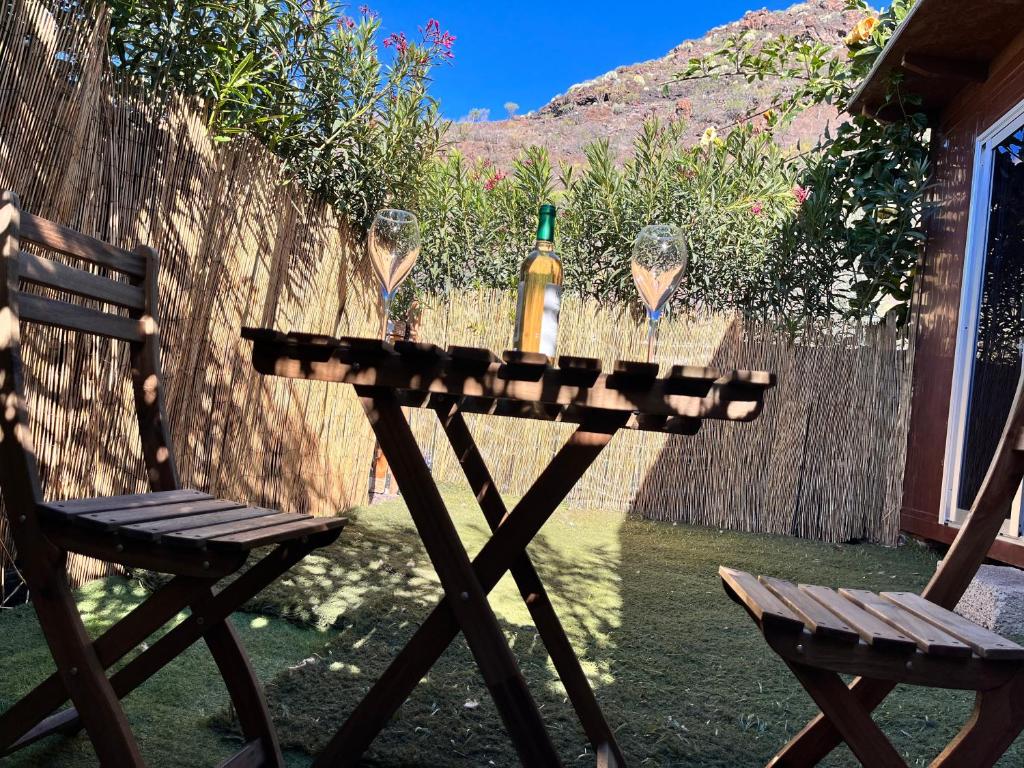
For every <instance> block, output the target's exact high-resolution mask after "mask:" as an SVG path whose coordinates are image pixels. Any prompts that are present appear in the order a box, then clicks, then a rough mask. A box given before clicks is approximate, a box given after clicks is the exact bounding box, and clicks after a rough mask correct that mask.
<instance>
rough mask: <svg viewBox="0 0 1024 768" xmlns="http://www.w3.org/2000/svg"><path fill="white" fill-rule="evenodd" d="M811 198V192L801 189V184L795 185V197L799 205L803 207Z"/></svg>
mask: <svg viewBox="0 0 1024 768" xmlns="http://www.w3.org/2000/svg"><path fill="white" fill-rule="evenodd" d="M810 196H811V190H809V189H805V188H804V187H801V186H800V185H799V184H794V185H793V197H795V198H796V204H797V205H803V204H804V203H806V202H807V198H809V197H810Z"/></svg>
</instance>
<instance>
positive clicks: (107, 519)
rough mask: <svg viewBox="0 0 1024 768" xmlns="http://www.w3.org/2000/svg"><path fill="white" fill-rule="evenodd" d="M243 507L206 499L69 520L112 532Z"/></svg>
mask: <svg viewBox="0 0 1024 768" xmlns="http://www.w3.org/2000/svg"><path fill="white" fill-rule="evenodd" d="M240 506H242V505H241V504H239V503H238V502H237V501H226V500H224V499H204V500H201V501H179V502H176V503H173V504H159V505H154V506H149V507H139V508H136V509H114V510H106V511H102V512H86V513H84V514H80V515H74V516H73V517H68V518H67V519H68V520H70V521H72V522H83V523H87V524H90V525H95V526H99V527H100V528H103V529H106V530H111V529H114V528H121V527H123V526H129V525H137V524H139V523H151V522H157V521H159V520H169V519H176V518H181V517H191V516H192V515H203V514H208V513H210V512H222V511H224V510H228V509H237V508H238V507H240Z"/></svg>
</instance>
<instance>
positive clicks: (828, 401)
mask: <svg viewBox="0 0 1024 768" xmlns="http://www.w3.org/2000/svg"><path fill="white" fill-rule="evenodd" d="M513 313H514V297H513V296H512V295H511V294H501V293H492V292H487V291H480V292H476V293H469V294H466V295H464V296H460V297H455V298H453V299H446V300H445V301H443V302H441V301H436V302H435V301H428V302H425V304H424V306H423V309H422V311H421V318H420V322H419V330H418V337H419V338H420V339H421V340H423V341H429V342H433V343H435V344H442V345H443V344H465V345H473V346H483V347H489V348H491V349H493V350H498V351H500V350H503V349H506V348H508V347H509V346H510V335H511V331H510V329H511V328H512V316H513ZM558 344H559V351H560V352H563V353H565V354H576V355H586V356H591V357H601V358H602V359H603V360H604V363H605V366H606V367H610V366H611V364H612V363H613V362H614V361H615V360H616V359H643V356H644V355H645V353H646V328H645V325H644V323H643V322H642V320H641V318H639V317H637V316H634V315H631V314H630V313H629V312H628V311H626V310H622V309H609V308H607V307H601V306H599V305H597V304H596V303H594V302H589V301H583V300H579V299H576V298H575V297H566V298H565V299H564V301H563V305H562V314H561V318H560V323H559V339H558ZM912 349H913V344H912V340H911V339H908V338H906V335H905V333H904V332H903V331H901V330H898V329H895V328H892V327H889V326H886V325H875V326H869V327H862V326H852V327H845V326H844V327H837V328H835V329H832V330H831V331H828V332H822V331H810V330H808V331H805V332H803V333H801V334H800V335H799V337H798V340H797V341H794V340H792V339H791V338H790V337H789V336H788V335H787V334H785V333H783V332H780V331H779V330H777V329H773V328H766V327H762V326H760V325H758V324H756V323H748V322H745V321H744V320H743V319H742V318H740V317H738V316H734V315H706V316H687V317H673V316H670V317H668V318H667V319H665V320H663V321H662V323H661V328H660V329H659V335H658V349H657V359H658V362H659V363H660V364H661V366H662V371H663V372H664V371H667V369H668V367H669V366H671V365H673V364H677V363H680V364H688V365H703V366H710V367H716V368H723V369H731V368H758V369H766V370H770V371H774V372H775V373H776V374H777V375H778V379H779V384H778V387H777V389H775V390H774V391H772V392H771V393H769V395H768V397H767V399H766V405H765V410H764V413H763V414H762V416H761V417H760V418H759V419H758V420H757V421H755V422H753V423H749V424H727V423H721V422H708V423H706V424H705V425H704V427H703V428H702V430H701V432H700V433H699V434H698V435H697V436H695V437H682V436H665V435H657V434H649V433H640V432H621V433H619V435H617V436H616V438H615V440H614V441H613V442H612V444H611V446H609V448H608V449H607V450H606V451H605V452H604V453H603V454H602V456H601V458H599V459H598V461H597V462H596V463H595V465H594V466H593V467H591V468H590V470H589V471H588V472H587V473H586V475H584V477H583V479H582V481H581V482H580V483H579V485H577V487H576V488H575V489H574V490H573V492H572V494H571V495H570V497H569V499H568V502H569V503H570V504H573V505H577V506H583V507H590V508H600V509H615V510H620V511H629V512H632V513H636V514H639V515H643V516H645V517H649V518H653V519H658V520H671V521H678V522H687V523H697V524H701V525H710V526H718V527H721V528H729V529H738V530H746V531H756V532H762V533H776V534H787V535H794V536H802V537H807V538H813V539H820V540H824V541H833V542H839V541H848V540H853V539H868V540H872V541H877V542H882V543H886V544H893V543H895V541H896V538H897V536H898V534H899V504H900V492H901V488H902V483H903V468H904V461H905V450H906V437H907V428H908V424H909V415H910V397H911V373H912V368H913V360H912V352H911V350H912ZM467 418H468V419H469V421H470V423H471V427H472V429H473V431H474V433H475V435H476V437H477V440H478V442H479V443H480V447H481V451H482V452H483V454H484V456H485V457H486V459H487V461H488V463H489V464H490V466H491V468H492V471H493V473H494V478H495V481H496V482H497V483H498V485H499V487H500V488H501V489H502V491H503V492H506V493H511V494H519V493H522V492H524V491H525V490H526V488H527V487H528V486H529V484H530V483H531V482H532V481H533V479H534V478H535V477H536V475H537V474H538V473H539V472H540V470H541V469H542V468H543V467H544V465H545V464H546V463H547V461H548V459H549V457H550V456H551V455H552V454H553V453H554V452H555V451H556V450H557V449H558V447H559V446H560V445H561V443H562V442H563V441H564V440H565V439H566V437H567V436H568V434H569V433H570V431H571V429H572V427H570V426H568V425H558V424H551V423H546V422H531V421H526V420H518V419H501V418H495V417H481V416H469V417H467ZM413 427H414V431H415V432H416V434H417V438H418V440H419V441H420V445H421V447H422V448H423V450H424V453H425V454H426V455H427V457H428V459H429V460H430V461H431V463H432V468H433V472H434V474H435V476H436V477H438V478H439V479H440V480H442V481H445V482H463V478H462V475H461V471H460V470H459V467H458V464H457V462H456V460H455V457H454V455H453V454H452V451H451V449H450V448H449V447H448V446H447V444H446V442H445V440H444V436H443V434H441V433H440V432H439V428H438V426H437V424H436V419H433V418H431V417H430V414H428V413H422V412H413Z"/></svg>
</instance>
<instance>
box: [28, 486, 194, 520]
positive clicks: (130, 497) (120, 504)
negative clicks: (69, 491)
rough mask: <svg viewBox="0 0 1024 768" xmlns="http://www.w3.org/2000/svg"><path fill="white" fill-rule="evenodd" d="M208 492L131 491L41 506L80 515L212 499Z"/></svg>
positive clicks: (187, 489) (185, 490)
mask: <svg viewBox="0 0 1024 768" xmlns="http://www.w3.org/2000/svg"><path fill="white" fill-rule="evenodd" d="M212 498H213V496H210V495H209V494H208V493H203V492H202V491H197V490H194V489H192V488H182V489H180V490H176V491H159V492H157V493H131V494H125V495H123V496H95V497H92V498H89V499H68V500H66V501H51V502H47V503H46V504H44V505H43V506H45V507H52V508H53V509H55V510H57V511H60V512H63V513H64V514H69V515H81V514H85V513H86V512H98V511H100V510H111V509H141V508H143V507H155V506H159V505H162V504H174V503H177V502H182V501H201V500H203V499H212Z"/></svg>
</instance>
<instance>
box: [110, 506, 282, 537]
mask: <svg viewBox="0 0 1024 768" xmlns="http://www.w3.org/2000/svg"><path fill="white" fill-rule="evenodd" d="M276 514H279V513H278V512H277V510H273V509H263V508H262V507H243V506H240V505H235V507H234V508H233V509H227V510H224V511H221V512H208V513H205V514H201V515H186V516H184V517H174V518H168V519H166V520H155V521H151V522H148V523H138V524H136V525H127V526H125V527H124V528H122V529H121V530H123V531H124V532H125V533H128V534H129V535H134V536H142V537H146V538H159V537H160V536H163V535H165V534H169V533H179V532H182V531H188V530H194V529H196V528H208V527H210V526H211V525H220V524H223V523H233V522H238V521H242V520H255V519H257V518H260V517H269V516H270V515H276Z"/></svg>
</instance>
